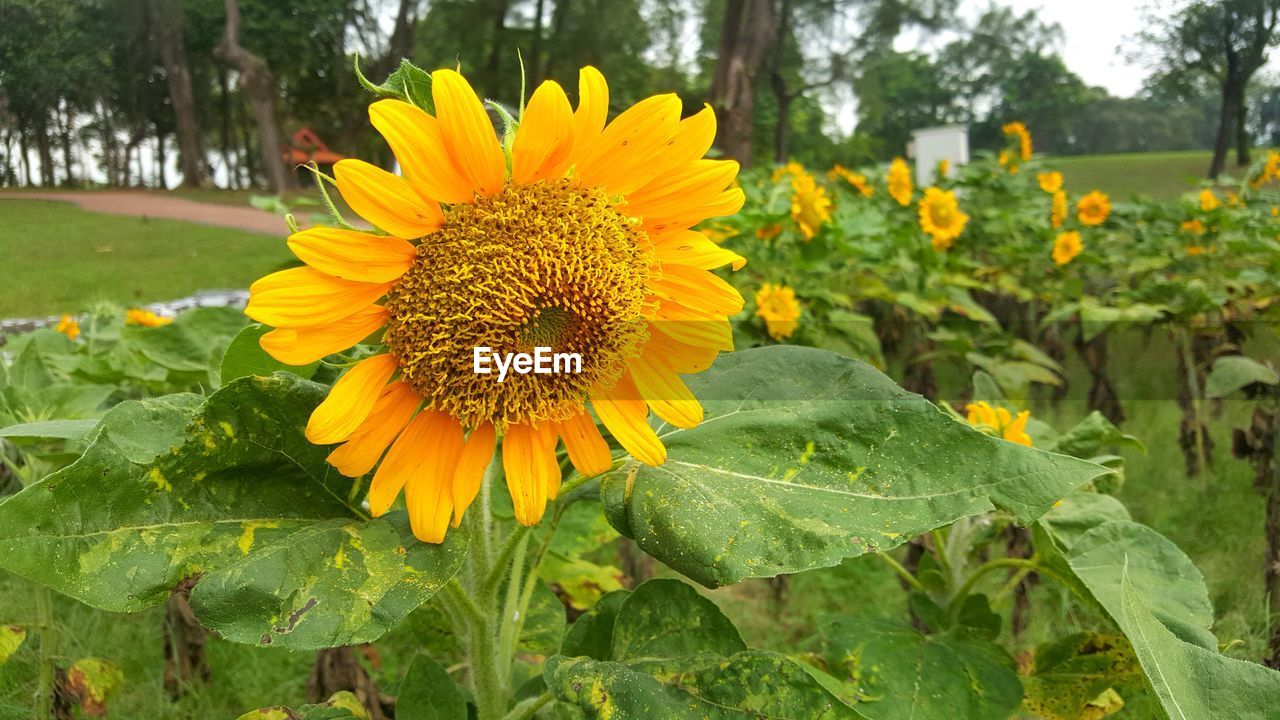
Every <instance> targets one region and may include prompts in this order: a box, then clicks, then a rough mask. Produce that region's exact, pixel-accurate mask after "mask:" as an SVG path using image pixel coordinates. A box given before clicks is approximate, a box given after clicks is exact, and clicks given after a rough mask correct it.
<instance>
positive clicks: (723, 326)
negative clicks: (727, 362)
mask: <svg viewBox="0 0 1280 720" xmlns="http://www.w3.org/2000/svg"><path fill="white" fill-rule="evenodd" d="M650 299H651V300H653V298H650ZM657 303H658V309H657V310H656V311H654V320H655V321H656V323H655V324H656V325H658V327H660V328H661V329H662V332H664V333H666V334H668V335H670V336H671V337H673V338H675V339H676V340H679V341H680V342H682V343H686V344H688V345H693V346H696V347H705V348H714V349H716V350H723V351H725V352H729V351H731V350H733V327H732V326H731V325H729V321H728V320H727V319H725V318H724V317H723V316H717V315H715V314H712V313H706V312H701V311H698V310H692V309H690V308H688V307H686V306H684V305H682V304H681V303H679V302H676V301H674V300H665V299H661V298H657Z"/></svg>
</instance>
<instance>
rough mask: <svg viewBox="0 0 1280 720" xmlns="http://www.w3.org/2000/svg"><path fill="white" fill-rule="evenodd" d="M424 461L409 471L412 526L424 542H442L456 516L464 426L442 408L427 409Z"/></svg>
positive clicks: (408, 503)
mask: <svg viewBox="0 0 1280 720" xmlns="http://www.w3.org/2000/svg"><path fill="white" fill-rule="evenodd" d="M422 415H423V416H425V419H424V421H423V422H424V423H425V424H426V429H425V436H426V442H425V443H424V444H423V447H422V462H421V463H420V464H419V465H418V466H417V468H415V469H414V471H413V472H411V473H410V474H409V479H408V481H407V482H406V483H405V486H404V504H405V506H406V507H408V508H409V525H410V526H411V527H412V528H413V534H414V536H415V537H417V538H418V539H419V540H421V541H422V542H427V543H435V544H440V543H442V542H444V536H445V533H446V532H447V531H448V529H449V518H450V517H452V516H453V475H454V472H455V471H456V470H457V467H458V459H459V458H460V457H461V456H462V445H463V439H462V426H461V425H459V424H458V421H457V420H454V419H453V418H451V417H449V416H448V415H446V414H445V413H442V412H440V411H439V410H424V411H423V413H422Z"/></svg>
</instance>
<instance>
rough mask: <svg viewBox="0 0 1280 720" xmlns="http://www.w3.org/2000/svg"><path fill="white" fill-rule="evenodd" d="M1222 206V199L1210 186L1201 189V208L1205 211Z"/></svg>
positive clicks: (1211, 210)
mask: <svg viewBox="0 0 1280 720" xmlns="http://www.w3.org/2000/svg"><path fill="white" fill-rule="evenodd" d="M1221 206H1222V201H1221V200H1219V199H1218V196H1217V195H1214V194H1213V191H1212V190H1210V189H1209V188H1205V189H1203V190H1201V191H1200V209H1201V210H1203V211H1205V212H1213V211H1214V210H1217V209H1218V208H1219V207H1221Z"/></svg>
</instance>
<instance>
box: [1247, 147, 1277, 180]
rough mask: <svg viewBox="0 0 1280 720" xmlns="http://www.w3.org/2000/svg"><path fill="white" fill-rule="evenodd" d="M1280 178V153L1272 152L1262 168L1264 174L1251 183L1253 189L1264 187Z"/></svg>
mask: <svg viewBox="0 0 1280 720" xmlns="http://www.w3.org/2000/svg"><path fill="white" fill-rule="evenodd" d="M1277 178H1280V152H1276V151H1275V150H1272V151H1271V152H1269V153H1267V162H1266V164H1265V165H1263V166H1262V172H1260V173H1258V176H1257V177H1255V178H1254V179H1253V180H1251V181H1249V184H1250V185H1252V186H1253V187H1255V188H1257V187H1262V186H1263V185H1264V184H1266V183H1268V182H1271V181H1272V180H1275V179H1277Z"/></svg>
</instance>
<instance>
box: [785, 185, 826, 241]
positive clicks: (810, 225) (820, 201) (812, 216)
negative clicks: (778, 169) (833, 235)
mask: <svg viewBox="0 0 1280 720" xmlns="http://www.w3.org/2000/svg"><path fill="white" fill-rule="evenodd" d="M791 193H792V194H791V219H792V220H794V221H795V223H796V225H799V226H800V232H801V233H803V234H804V239H805V240H812V239H813V236H814V235H817V234H818V230H819V229H821V228H822V224H823V223H824V222H826V221H827V220H828V219H829V218H830V217H831V198H829V197H827V189H826V188H824V187H822V186H821V185H819V184H818V183H817V181H815V180H814V179H813V176H812V175H810V174H809V173H801V174H800V175H797V176H796V177H794V178H792V180H791Z"/></svg>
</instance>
